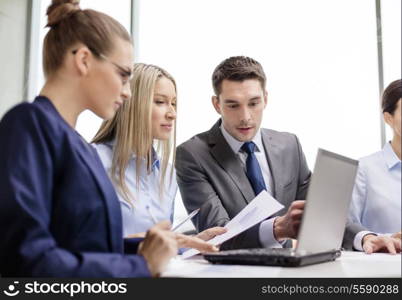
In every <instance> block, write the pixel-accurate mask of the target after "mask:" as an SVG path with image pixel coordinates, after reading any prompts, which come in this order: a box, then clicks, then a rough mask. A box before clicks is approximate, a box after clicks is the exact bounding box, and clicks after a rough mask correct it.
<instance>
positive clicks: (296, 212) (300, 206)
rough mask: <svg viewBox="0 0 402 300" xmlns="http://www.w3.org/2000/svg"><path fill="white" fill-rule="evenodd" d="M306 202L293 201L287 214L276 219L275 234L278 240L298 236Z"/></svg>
mask: <svg viewBox="0 0 402 300" xmlns="http://www.w3.org/2000/svg"><path fill="white" fill-rule="evenodd" d="M305 203H306V201H304V200H296V201H293V202H292V204H291V205H290V206H289V209H288V211H287V212H286V214H285V215H284V216H281V217H277V218H276V219H275V221H274V236H275V238H276V240H277V241H281V240H284V239H287V238H291V239H295V238H297V233H298V232H299V227H300V224H301V219H302V216H303V211H304V205H305Z"/></svg>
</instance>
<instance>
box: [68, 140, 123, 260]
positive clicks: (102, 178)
mask: <svg viewBox="0 0 402 300" xmlns="http://www.w3.org/2000/svg"><path fill="white" fill-rule="evenodd" d="M77 146H78V147H76V148H77V152H78V154H79V155H80V157H81V159H82V160H83V162H84V163H85V164H86V166H87V167H88V169H89V170H90V173H91V174H92V176H93V178H94V179H95V181H96V184H97V186H98V188H99V190H100V192H101V194H102V195H103V201H104V202H105V204H106V209H107V215H108V225H109V235H108V236H109V243H110V247H111V249H113V251H118V252H123V242H122V241H123V239H122V237H123V231H122V220H121V218H122V217H121V212H120V204H119V201H118V199H117V195H116V192H115V190H114V188H113V186H112V184H111V182H110V180H109V178H108V176H107V174H106V173H105V171H104V169H103V167H102V162H101V161H100V159H99V157H98V155H97V153H96V150H95V149H93V148H92V147H91V145H89V144H88V143H86V142H85V141H78V145H77ZM97 166H101V167H102V169H101V170H100V169H99V167H97Z"/></svg>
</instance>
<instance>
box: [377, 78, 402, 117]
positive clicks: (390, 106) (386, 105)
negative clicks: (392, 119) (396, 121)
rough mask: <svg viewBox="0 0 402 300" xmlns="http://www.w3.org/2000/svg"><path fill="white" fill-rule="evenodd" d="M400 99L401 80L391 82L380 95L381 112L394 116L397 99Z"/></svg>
mask: <svg viewBox="0 0 402 300" xmlns="http://www.w3.org/2000/svg"><path fill="white" fill-rule="evenodd" d="M401 98H402V81H401V79H398V80H395V81H394V82H391V83H390V84H389V85H388V86H387V88H386V89H385V90H384V93H383V94H382V112H383V113H385V112H387V113H390V114H391V115H393V114H394V112H395V110H396V105H397V103H398V101H399V99H401Z"/></svg>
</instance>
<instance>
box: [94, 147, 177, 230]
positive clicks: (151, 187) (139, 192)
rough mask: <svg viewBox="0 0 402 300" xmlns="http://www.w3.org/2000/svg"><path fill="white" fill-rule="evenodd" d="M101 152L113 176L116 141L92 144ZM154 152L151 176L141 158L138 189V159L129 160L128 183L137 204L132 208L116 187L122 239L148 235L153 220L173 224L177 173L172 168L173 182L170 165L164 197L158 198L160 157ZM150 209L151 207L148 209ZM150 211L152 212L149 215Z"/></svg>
mask: <svg viewBox="0 0 402 300" xmlns="http://www.w3.org/2000/svg"><path fill="white" fill-rule="evenodd" d="M93 146H94V147H95V149H96V150H97V151H98V154H99V156H100V159H101V161H102V163H103V166H104V167H105V169H106V172H107V173H108V175H109V176H110V175H111V173H110V172H111V168H112V158H113V142H112V143H106V144H93ZM153 153H154V159H153V163H152V169H151V173H150V174H148V172H147V169H146V162H145V159H140V160H139V161H140V163H141V167H140V180H139V186H138V188H137V183H136V166H135V161H136V159H135V156H134V155H133V157H132V158H131V160H130V161H129V164H128V167H127V170H126V184H127V187H128V188H129V190H130V192H131V194H132V195H133V197H134V199H133V200H132V202H133V204H134V205H130V204H129V203H128V202H127V201H126V200H125V199H124V198H123V196H122V194H121V192H120V191H119V189H118V188H117V187H116V186H115V188H116V192H117V195H118V197H119V201H120V207H121V212H122V217H123V236H124V237H126V236H127V235H129V234H135V233H139V232H145V231H147V230H148V229H149V228H150V227H152V226H153V225H154V220H153V219H152V217H151V214H152V216H153V217H154V218H155V219H156V221H158V222H160V221H163V220H169V221H170V222H172V223H173V214H174V199H175V197H176V193H177V182H176V173H175V171H174V169H173V177H172V180H171V182H170V172H171V168H172V165H171V164H169V166H168V169H167V171H166V179H165V182H164V185H165V189H164V193H163V196H162V198H161V197H160V195H159V190H160V176H161V170H160V168H159V158H158V157H157V155H156V152H155V151H153ZM147 207H148V208H147ZM149 210H150V212H149Z"/></svg>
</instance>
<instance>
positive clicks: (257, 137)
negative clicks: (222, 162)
mask: <svg viewBox="0 0 402 300" xmlns="http://www.w3.org/2000/svg"><path fill="white" fill-rule="evenodd" d="M220 129H221V132H222V135H223V137H224V138H225V140H226V142H227V143H228V144H229V146H230V148H232V150H233V152H234V153H236V154H237V153H238V152H239V151H240V148H241V146H243V144H244V142H240V141H238V140H236V139H235V138H234V137H233V136H232V135H231V134H230V133H229V132H227V130H226V129H225V127H224V126H223V124H221V126H220ZM252 141H253V142H254V144H255V145H256V146H257V147H256V152H259V151H261V149H263V145H262V138H261V129H258V131H257V133H256V135H255V136H254V138H253V139H252Z"/></svg>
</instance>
